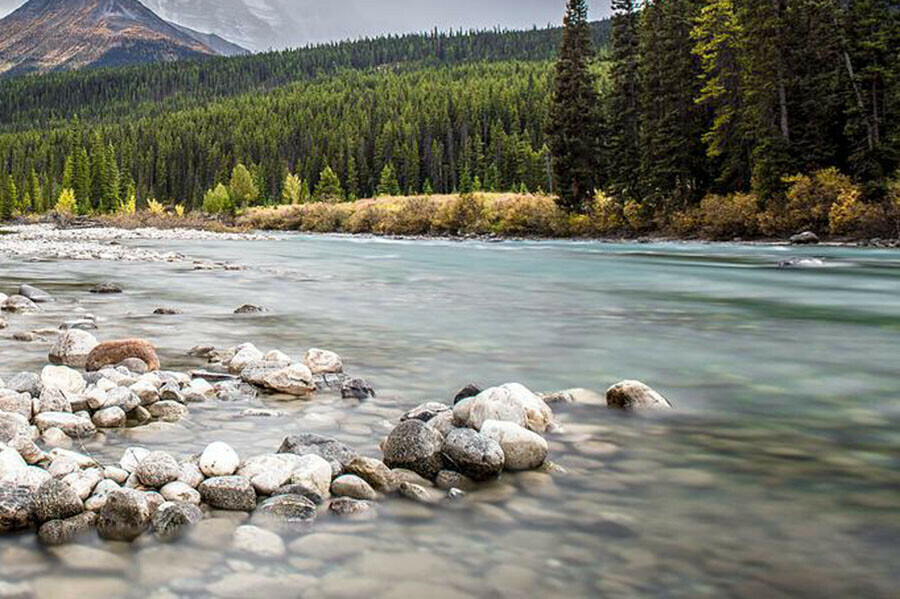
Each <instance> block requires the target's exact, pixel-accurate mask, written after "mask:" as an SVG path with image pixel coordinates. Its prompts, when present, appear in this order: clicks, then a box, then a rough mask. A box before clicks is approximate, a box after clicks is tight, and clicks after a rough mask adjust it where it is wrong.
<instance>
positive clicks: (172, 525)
mask: <svg viewBox="0 0 900 599" xmlns="http://www.w3.org/2000/svg"><path fill="white" fill-rule="evenodd" d="M201 520H203V512H202V511H201V510H200V508H199V507H197V506H196V505H194V504H192V503H187V502H183V501H167V502H166V503H163V504H162V505H160V506H159V508H157V510H156V512H154V514H153V518H152V519H151V524H152V526H153V533H154V534H155V535H156V537H157V538H159V539H160V540H162V541H174V540H176V539H179V538H181V537H182V536H183V535H184V534H185V533H186V532H187V531H188V530H189V529H190V528H191V527H192V526H194V525H195V524H197V523H198V522H200V521H201Z"/></svg>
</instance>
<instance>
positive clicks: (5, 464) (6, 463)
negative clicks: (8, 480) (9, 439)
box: [0, 447, 28, 478]
mask: <svg viewBox="0 0 900 599" xmlns="http://www.w3.org/2000/svg"><path fill="white" fill-rule="evenodd" d="M27 467H28V464H27V463H26V462H25V460H24V459H22V456H20V455H19V452H18V451H16V450H15V449H13V448H12V447H7V448H5V449H3V450H2V451H0V478H2V477H4V476H6V475H7V474H10V473H13V472H16V471H17V470H23V469H25V468H27Z"/></svg>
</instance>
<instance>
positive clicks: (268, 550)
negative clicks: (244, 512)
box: [234, 525, 287, 557]
mask: <svg viewBox="0 0 900 599" xmlns="http://www.w3.org/2000/svg"><path fill="white" fill-rule="evenodd" d="M234 548H235V549H237V550H238V551H243V552H246V553H252V554H253V555H257V556H259V557H282V556H284V555H285V553H287V549H286V548H285V546H284V541H283V540H281V537H279V536H278V535H277V534H275V533H274V532H271V531H269V530H265V529H262V528H260V527H258V526H249V525H248V526H239V527H238V528H237V530H235V531H234Z"/></svg>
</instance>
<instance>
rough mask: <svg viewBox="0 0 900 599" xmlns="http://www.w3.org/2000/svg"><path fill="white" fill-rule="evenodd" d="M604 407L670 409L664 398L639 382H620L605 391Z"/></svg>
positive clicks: (670, 405) (667, 401) (669, 404)
mask: <svg viewBox="0 0 900 599" xmlns="http://www.w3.org/2000/svg"><path fill="white" fill-rule="evenodd" d="M606 405H607V406H609V407H610V408H619V409H622V410H631V409H634V408H671V407H672V404H671V403H669V400H667V399H666V398H665V397H663V396H662V395H660V394H659V393H657V392H656V391H654V390H653V389H651V388H650V387H648V386H647V385H645V384H644V383H642V382H640V381H622V382H620V383H616V384H615V385H613V386H612V387H610V388H609V389H607V391H606Z"/></svg>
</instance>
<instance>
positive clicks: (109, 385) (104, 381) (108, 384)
mask: <svg viewBox="0 0 900 599" xmlns="http://www.w3.org/2000/svg"><path fill="white" fill-rule="evenodd" d="M118 386H119V385H117V384H116V383H114V382H113V381H111V380H110V379H108V378H106V377H103V378H101V379H100V380H99V381H97V388H98V389H100V390H101V391H112V390H113V389H115V388H117V387H118Z"/></svg>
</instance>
